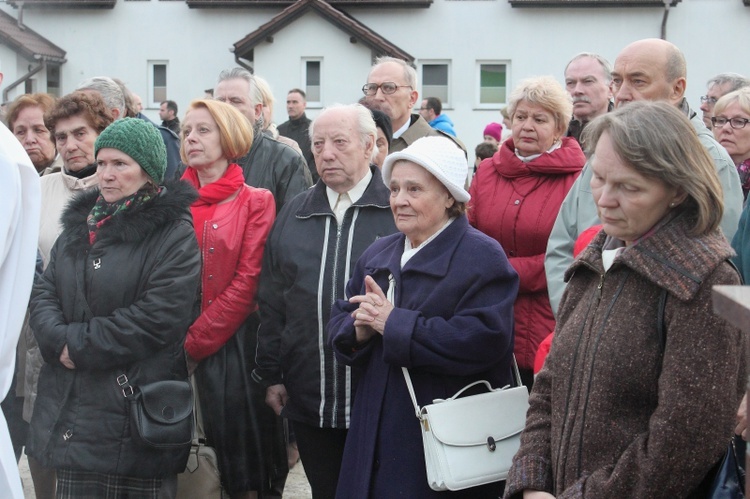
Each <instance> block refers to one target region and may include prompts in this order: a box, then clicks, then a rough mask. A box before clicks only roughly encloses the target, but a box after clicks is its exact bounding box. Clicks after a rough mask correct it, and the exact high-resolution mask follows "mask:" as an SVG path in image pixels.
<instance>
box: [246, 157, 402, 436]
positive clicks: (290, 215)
mask: <svg viewBox="0 0 750 499" xmlns="http://www.w3.org/2000/svg"><path fill="white" fill-rule="evenodd" d="M370 170H371V171H372V180H370V184H369V185H368V186H367V189H366V190H365V192H364V194H363V195H362V197H361V198H359V200H357V202H355V203H353V204H352V205H351V206H350V207H349V209H347V211H346V214H345V215H344V219H343V221H342V224H341V225H338V224H337V222H336V217H335V216H334V214H333V211H332V210H331V206H330V204H329V203H328V197H327V195H326V185H325V184H324V183H323V182H321V181H319V182H318V183H317V184H315V187H313V188H312V189H310V190H308V191H306V192H304V193H303V194H300V195H299V196H297V197H296V198H294V199H293V200H292V201H291V202H290V203H288V204H287V205H286V206H284V209H283V210H282V211H281V213H279V215H278V216H277V217H276V221H275V222H274V224H273V229H271V234H270V235H269V236H268V240H267V241H266V251H265V253H264V254H263V269H262V270H261V274H260V281H259V282H258V306H259V309H260V323H261V325H260V329H259V330H258V350H257V354H256V362H257V365H258V367H257V368H256V369H255V371H254V372H253V378H254V379H255V381H257V382H259V383H261V384H262V385H263V386H264V387H268V386H271V385H275V384H280V383H283V384H284V386H285V387H286V390H287V393H288V394H289V400H288V401H287V404H286V405H285V406H284V410H283V411H282V413H281V415H282V416H284V417H286V418H289V419H291V420H292V421H300V422H302V423H305V424H308V425H311V426H314V427H319V428H339V429H345V428H348V427H349V405H350V402H351V387H352V384H353V381H352V376H351V368H349V367H347V366H345V365H343V364H341V363H339V362H338V361H337V360H336V359H335V358H334V355H333V350H332V349H331V347H330V346H329V345H328V343H327V341H326V327H325V326H326V324H328V320H329V318H330V316H331V306H332V305H333V303H334V302H335V301H336V300H337V299H339V298H343V297H344V289H345V287H346V283H347V282H348V281H349V278H350V277H351V273H352V270H353V269H354V264H355V263H356V262H357V260H358V259H359V257H360V255H361V254H362V253H363V252H364V251H365V249H367V247H368V246H370V244H372V243H373V242H374V241H375V240H376V239H378V238H380V237H383V236H387V235H389V234H393V233H394V232H396V224H395V222H394V221H393V214H392V213H391V210H390V205H389V202H388V198H389V196H390V192H389V190H388V188H387V187H386V186H385V184H383V178H382V177H381V176H380V170H378V169H377V167H375V166H371V167H370ZM321 380H322V381H323V382H322V383H321Z"/></svg>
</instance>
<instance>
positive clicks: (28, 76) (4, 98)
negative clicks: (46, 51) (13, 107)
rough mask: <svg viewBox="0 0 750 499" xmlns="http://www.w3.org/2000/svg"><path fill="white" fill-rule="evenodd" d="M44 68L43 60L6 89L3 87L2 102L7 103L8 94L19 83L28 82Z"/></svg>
mask: <svg viewBox="0 0 750 499" xmlns="http://www.w3.org/2000/svg"><path fill="white" fill-rule="evenodd" d="M44 66H45V62H44V60H42V62H41V63H40V64H39V65H38V66H37V67H35V68H33V69H32V70H30V71H29V72H28V73H26V74H25V75H23V76H22V77H20V78H19V79H17V80H16V81H14V82H13V83H11V84H10V85H8V86H7V87H5V90H3V102H8V94H10V91H11V90H13V89H14V88H16V87H17V86H18V85H20V84H21V83H23V82H25V81H26V80H28V79H29V78H31V77H32V76H34V75H35V74H37V73H38V72H39V71H41V70H42V69H44Z"/></svg>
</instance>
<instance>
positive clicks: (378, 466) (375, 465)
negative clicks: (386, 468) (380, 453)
mask: <svg viewBox="0 0 750 499" xmlns="http://www.w3.org/2000/svg"><path fill="white" fill-rule="evenodd" d="M372 467H373V468H375V469H376V470H377V469H380V460H379V459H376V460H375V462H373V463H372Z"/></svg>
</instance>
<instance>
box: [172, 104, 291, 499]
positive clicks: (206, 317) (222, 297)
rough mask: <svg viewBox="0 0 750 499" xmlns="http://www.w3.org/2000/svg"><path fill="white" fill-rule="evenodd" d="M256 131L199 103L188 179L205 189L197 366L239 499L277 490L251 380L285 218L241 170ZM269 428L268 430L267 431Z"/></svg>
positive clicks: (226, 479) (222, 109)
mask: <svg viewBox="0 0 750 499" xmlns="http://www.w3.org/2000/svg"><path fill="white" fill-rule="evenodd" d="M252 141H253V130H252V128H251V127H250V125H249V124H248V122H247V120H246V119H245V117H244V116H243V115H242V114H240V112H239V111H237V110H236V109H234V108H233V107H232V106H230V105H228V104H224V103H222V102H218V101H211V100H196V101H193V102H192V103H191V104H190V107H189V109H188V111H187V114H186V115H185V119H184V120H183V125H182V149H181V151H180V155H181V157H182V161H183V162H184V163H185V164H187V165H188V167H189V168H188V169H187V170H186V171H185V174H184V175H183V177H182V178H183V179H184V180H187V181H188V182H189V183H191V184H192V185H193V186H194V187H195V188H196V189H198V194H199V196H200V197H199V198H198V200H197V201H196V202H195V203H193V205H192V206H191V211H192V213H193V222H194V225H195V232H196V235H197V237H198V244H199V246H200V248H201V255H202V259H203V267H202V270H201V289H202V293H201V297H200V315H199V316H198V318H197V319H196V320H195V322H194V323H193V325H192V326H190V329H189V330H188V333H187V339H186V340H185V351H186V355H187V358H188V367H189V368H190V370H191V371H192V370H193V369H196V366H197V369H196V384H197V387H198V399H199V400H200V403H201V408H202V409H203V410H202V415H203V422H204V426H205V432H206V438H207V440H208V442H209V445H212V446H213V447H215V448H216V451H217V454H218V458H219V469H220V472H221V479H222V484H223V485H224V487H225V489H226V490H228V491H229V494H230V496H231V497H232V499H236V498H248V497H256V494H257V491H259V490H262V489H263V484H264V483H267V482H268V478H269V477H268V470H267V469H266V468H267V467H266V465H265V464H264V458H265V456H266V455H268V454H271V452H269V451H268V449H264V448H263V447H264V445H263V441H264V437H265V435H264V433H265V432H267V430H266V428H263V426H264V425H263V421H265V420H266V419H268V418H270V421H271V424H273V416H274V415H273V412H271V410H270V409H269V408H268V407H265V406H264V404H263V402H262V396H259V395H257V394H255V388H254V386H253V383H252V380H251V377H250V373H251V372H252V369H253V361H254V358H255V338H256V331H257V328H258V320H257V314H256V313H255V312H256V310H257V308H258V307H257V304H256V302H255V294H256V291H257V289H258V275H259V274H260V266H261V261H262V258H263V248H264V246H265V242H266V237H267V236H268V233H269V231H270V230H271V224H272V223H273V220H274V218H275V216H276V208H275V204H274V199H273V195H272V194H271V193H270V192H269V191H267V190H265V189H257V188H254V187H250V186H248V185H245V178H244V176H243V174H242V168H240V167H239V166H238V165H237V164H236V163H235V161H236V160H237V158H241V157H243V156H244V155H245V154H247V152H248V151H249V150H250V146H251V145H252ZM261 429H263V430H266V431H264V432H262V431H261Z"/></svg>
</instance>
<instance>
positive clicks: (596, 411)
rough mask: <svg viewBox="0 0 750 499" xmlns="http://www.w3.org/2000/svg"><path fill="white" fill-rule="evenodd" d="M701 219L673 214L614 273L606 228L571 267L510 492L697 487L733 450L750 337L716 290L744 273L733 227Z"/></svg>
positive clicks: (660, 494) (661, 492)
mask: <svg viewBox="0 0 750 499" xmlns="http://www.w3.org/2000/svg"><path fill="white" fill-rule="evenodd" d="M689 225H690V221H689V220H688V217H687V216H686V215H677V216H676V217H675V218H672V219H671V220H669V221H666V223H665V222H664V221H663V222H662V223H661V224H660V226H659V227H658V228H657V229H656V230H655V232H654V233H653V234H652V235H651V236H650V237H647V238H645V239H642V240H640V241H639V242H638V243H636V244H635V245H633V246H630V247H628V248H627V249H626V250H625V251H623V252H622V253H621V254H620V255H618V256H617V257H616V258H615V260H614V263H613V265H612V267H611V268H610V269H609V271H607V272H606V273H605V272H604V269H603V267H602V258H601V251H602V247H603V244H604V243H605V237H606V234H605V233H604V232H600V233H599V234H598V235H597V236H596V237H595V238H594V240H593V241H592V243H591V244H590V245H589V247H588V248H586V249H585V250H584V251H583V252H582V253H581V254H580V255H579V257H578V259H577V260H576V261H575V262H574V263H573V265H572V266H571V268H570V269H568V271H567V273H566V277H567V278H568V279H569V283H568V287H567V289H566V291H565V294H564V295H563V301H562V303H561V307H560V314H559V316H558V324H557V329H556V332H555V338H554V340H553V342H552V350H551V351H550V355H549V357H547V361H546V362H545V365H544V368H543V369H542V371H541V372H540V373H539V375H538V376H537V378H536V382H535V384H534V390H533V392H532V394H531V397H530V400H529V403H530V408H529V412H528V414H527V420H526V428H525V430H524V433H523V435H522V437H521V448H520V450H519V452H518V453H517V454H516V456H515V458H514V464H513V468H512V469H511V471H510V476H509V478H508V482H507V488H506V497H513V498H515V497H521V495H522V491H523V490H524V489H537V490H543V491H547V492H550V493H551V494H553V495H555V497H557V498H558V499H563V498H571V497H587V498H605V497H623V498H624V497H629V498H649V499H657V498H679V497H692V496H693V494H694V493H695V490H696V488H698V487H699V485H700V483H701V481H702V480H703V478H704V477H705V476H706V474H707V473H708V472H709V470H710V469H711V468H712V466H713V465H714V464H715V463H716V462H717V461H718V460H719V459H720V457H721V456H722V454H723V453H724V451H725V449H726V447H727V444H728V442H729V438H730V436H731V435H732V430H733V428H734V414H735V412H736V410H737V406H738V404H739V401H740V398H741V393H742V391H743V390H744V378H745V367H744V353H743V352H744V345H745V344H746V341H745V338H744V337H743V334H742V333H741V332H740V331H739V330H738V329H736V328H734V327H732V326H730V325H729V324H728V323H727V322H726V321H724V320H723V319H721V318H719V317H718V316H716V315H715V314H714V313H713V311H712V309H711V307H712V305H711V288H712V287H713V286H714V285H718V284H737V283H738V282H739V276H738V275H737V272H736V271H735V270H734V269H733V268H732V267H731V266H730V264H729V263H728V262H726V259H727V258H729V257H731V256H732V255H733V253H734V252H733V251H732V249H731V248H730V247H729V244H728V243H727V241H726V239H725V238H724V236H723V235H722V234H721V232H720V231H719V230H718V229H717V230H716V231H714V232H712V233H710V234H708V235H705V236H695V237H693V236H690V235H689V234H688V227H689ZM662 289H666V290H667V298H666V306H665V308H664V312H663V314H660V313H659V312H658V308H659V302H660V299H659V297H660V295H661V292H662ZM659 318H661V319H662V320H663V322H662V324H663V331H664V333H663V335H664V336H665V338H664V337H661V336H660V334H659V332H658V329H657V321H658V320H659ZM662 341H663V343H662ZM662 349H663V350H662Z"/></svg>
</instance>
